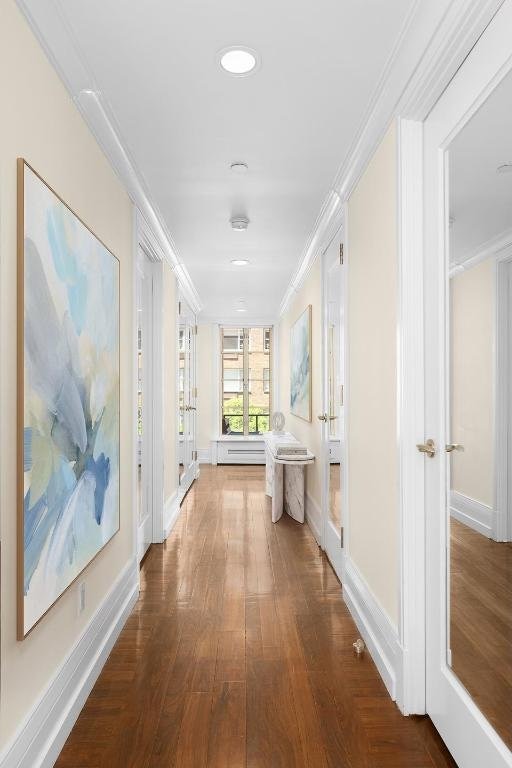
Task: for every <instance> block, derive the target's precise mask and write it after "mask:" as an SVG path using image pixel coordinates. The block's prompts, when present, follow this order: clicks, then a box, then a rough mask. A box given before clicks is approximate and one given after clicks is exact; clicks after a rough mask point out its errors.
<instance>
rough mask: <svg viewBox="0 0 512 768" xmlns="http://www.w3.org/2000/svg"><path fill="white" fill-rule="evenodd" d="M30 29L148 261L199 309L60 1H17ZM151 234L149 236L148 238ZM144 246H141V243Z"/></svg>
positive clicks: (177, 256) (199, 306) (145, 186)
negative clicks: (128, 203) (110, 177)
mask: <svg viewBox="0 0 512 768" xmlns="http://www.w3.org/2000/svg"><path fill="white" fill-rule="evenodd" d="M17 4H18V7H19V8H20V10H21V11H22V13H23V14H24V16H25V18H26V20H27V22H28V24H29V26H30V28H31V29H32V31H33V33H34V34H35V36H36V38H37V40H38V41H39V43H40V45H41V47H42V48H43V50H44V51H45V53H46V55H47V57H48V59H49V60H50V63H51V64H52V66H53V68H54V69H55V70H56V72H57V74H58V75H59V76H60V78H61V80H62V82H63V83H64V85H65V86H66V88H67V90H68V91H69V93H70V95H71V98H72V99H73V102H74V103H75V105H76V107H77V109H78V110H79V112H80V113H81V115H82V117H83V119H84V121H85V122H86V124H87V125H88V127H89V129H90V130H91V132H92V134H93V135H94V137H95V139H96V141H97V142H98V144H99V146H100V147H101V149H102V150H103V152H104V154H105V156H106V157H107V159H108V161H109V162H110V164H111V166H112V168H113V169H114V171H115V172H116V174H117V176H118V177H119V179H120V180H121V182H122V184H123V186H124V187H125V189H126V192H127V194H128V195H129V197H130V198H131V200H132V201H133V203H134V204H135V206H136V207H137V209H138V212H139V213H138V222H137V223H138V224H140V223H141V222H144V226H143V227H142V228H143V230H144V232H145V235H144V237H145V238H146V240H147V243H148V244H149V245H151V248H150V254H149V255H150V258H154V257H155V255H157V254H158V257H157V260H160V259H163V260H165V261H166V262H167V263H168V264H169V265H170V266H171V268H172V269H173V270H174V273H175V275H176V279H177V280H178V282H179V284H180V287H181V290H182V292H183V294H184V296H185V297H186V299H187V301H188V302H189V304H190V306H191V308H192V309H193V310H194V311H195V312H196V313H197V312H199V311H200V310H201V307H202V305H201V300H200V298H199V295H198V293H197V291H196V289H195V287H194V284H193V282H192V280H191V278H190V275H189V273H188V271H187V268H186V267H185V265H184V263H183V261H182V260H181V258H180V256H179V253H178V250H177V248H176V245H175V243H174V241H173V238H172V235H171V233H170V231H169V229H168V228H167V226H166V224H165V220H164V217H163V216H162V214H161V213H160V211H159V210H158V208H157V206H156V205H155V203H154V201H153V200H152V199H151V196H150V194H149V191H148V188H147V185H146V183H145V181H144V179H143V176H142V174H141V173H140V171H139V170H138V168H137V166H136V164H135V162H134V161H133V159H132V158H131V156H130V153H129V151H128V149H127V147H126V144H125V142H124V141H123V140H122V138H121V133H120V130H119V128H118V126H117V125H116V122H115V119H114V117H113V113H112V110H111V109H110V107H109V105H108V103H107V102H106V100H105V99H104V97H103V96H102V95H101V93H100V92H99V90H98V88H97V85H96V83H95V79H94V77H93V75H92V73H91V71H90V69H89V67H88V65H87V63H86V61H85V58H84V56H83V54H82V51H81V49H80V46H79V44H78V42H77V40H76V39H75V37H74V35H73V32H72V30H71V29H70V27H69V25H68V24H67V21H66V17H65V14H64V13H63V11H62V8H61V6H60V2H59V0H46V2H41V0H17ZM148 232H151V233H152V235H151V236H150V235H149V234H148ZM141 244H142V245H144V244H143V243H141Z"/></svg>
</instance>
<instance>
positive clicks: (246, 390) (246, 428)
mask: <svg viewBox="0 0 512 768" xmlns="http://www.w3.org/2000/svg"><path fill="white" fill-rule="evenodd" d="M243 339H244V396H243V403H244V436H247V435H248V434H249V330H248V329H247V328H244V329H243Z"/></svg>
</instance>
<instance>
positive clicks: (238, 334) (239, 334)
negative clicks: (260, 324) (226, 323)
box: [222, 328, 243, 353]
mask: <svg viewBox="0 0 512 768" xmlns="http://www.w3.org/2000/svg"><path fill="white" fill-rule="evenodd" d="M242 345H243V329H241V328H237V329H236V330H232V329H231V330H226V331H225V333H224V334H223V336H222V351H223V352H235V353H236V352H241V351H242Z"/></svg>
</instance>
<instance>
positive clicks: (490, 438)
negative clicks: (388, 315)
mask: <svg viewBox="0 0 512 768" xmlns="http://www.w3.org/2000/svg"><path fill="white" fill-rule="evenodd" d="M450 288H451V350H452V354H451V420H452V434H451V441H452V442H454V443H461V444H462V445H463V446H464V449H465V450H464V452H460V453H459V452H457V453H456V454H453V458H452V463H451V481H452V490H454V491H457V492H458V493H461V494H463V495H464V496H468V497H469V498H470V499H474V500H475V501H479V502H481V503H482V504H486V505H488V506H493V505H494V460H493V453H494V451H493V442H494V430H493V419H494V416H493V412H494V411H493V397H494V396H493V386H494V359H493V347H494V312H495V308H494V260H493V259H487V260H486V261H483V262H481V263H480V264H476V265H475V266H474V267H471V268H470V269H468V270H465V271H464V272H461V273H459V274H456V275H454V276H453V277H452V278H451V280H450Z"/></svg>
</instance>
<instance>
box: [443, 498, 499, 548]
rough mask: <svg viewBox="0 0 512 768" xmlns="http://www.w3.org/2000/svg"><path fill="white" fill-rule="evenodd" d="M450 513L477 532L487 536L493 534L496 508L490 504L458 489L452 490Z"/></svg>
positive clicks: (489, 536) (490, 536)
mask: <svg viewBox="0 0 512 768" xmlns="http://www.w3.org/2000/svg"><path fill="white" fill-rule="evenodd" d="M450 514H451V516H452V517H454V518H455V520H458V521H459V523H463V524H464V525H467V526H468V527H469V528H472V529H473V530H474V531H476V532H477V533H481V534H482V535H483V536H487V538H488V539H490V538H492V535H493V521H494V510H493V508H492V507H490V506H489V505H488V504H482V502H481V501H476V500H475V499H472V498H470V497H469V496H464V494H462V493H459V492H458V491H451V492H450Z"/></svg>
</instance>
